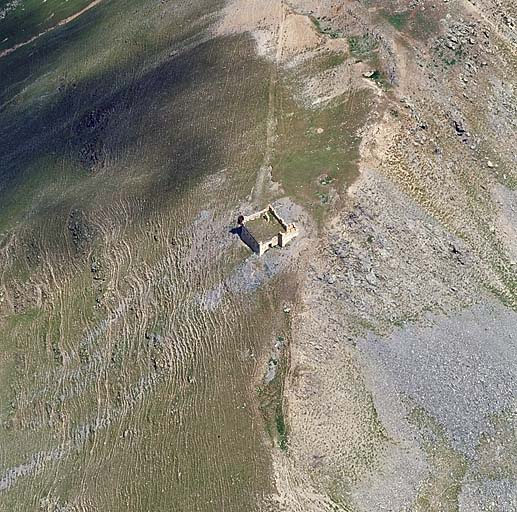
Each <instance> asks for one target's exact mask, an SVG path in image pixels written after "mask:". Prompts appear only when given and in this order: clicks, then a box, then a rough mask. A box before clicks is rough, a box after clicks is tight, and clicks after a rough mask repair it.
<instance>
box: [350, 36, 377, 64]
mask: <svg viewBox="0 0 517 512" xmlns="http://www.w3.org/2000/svg"><path fill="white" fill-rule="evenodd" d="M348 46H349V48H350V54H351V55H352V56H353V57H355V58H357V59H361V60H372V59H373V57H374V52H375V51H376V50H377V49H378V48H379V43H378V42H377V41H376V40H375V39H374V38H373V37H371V36H368V35H363V36H352V37H349V38H348Z"/></svg>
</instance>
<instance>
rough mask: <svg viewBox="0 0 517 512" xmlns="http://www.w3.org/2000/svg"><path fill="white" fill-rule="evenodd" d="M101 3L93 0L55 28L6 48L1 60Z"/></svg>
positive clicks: (0, 56)
mask: <svg viewBox="0 0 517 512" xmlns="http://www.w3.org/2000/svg"><path fill="white" fill-rule="evenodd" d="M101 2H102V0H93V2H92V3H91V4H88V5H87V6H86V7H85V8H84V9H81V10H80V11H79V12H76V13H75V14H72V16H69V17H68V18H65V19H63V20H61V21H60V22H59V23H57V24H56V25H54V26H53V27H50V28H48V29H47V30H44V31H43V32H40V33H39V34H36V35H35V36H33V37H31V38H30V39H28V40H27V41H23V42H22V43H18V44H15V45H14V46H11V48H6V49H5V50H2V51H1V52H0V59H1V58H2V57H6V56H7V55H9V54H11V53H13V52H14V51H15V50H18V48H21V47H22V46H26V45H28V44H31V43H32V42H34V41H36V39H39V38H40V37H41V36H44V35H45V34H48V33H49V32H52V31H53V30H55V29H56V28H59V27H62V26H64V25H67V24H68V23H70V22H71V21H74V20H75V19H77V18H78V17H79V16H82V15H83V14H84V13H85V12H87V11H89V10H90V9H92V8H93V7H95V6H96V5H98V4H100V3H101Z"/></svg>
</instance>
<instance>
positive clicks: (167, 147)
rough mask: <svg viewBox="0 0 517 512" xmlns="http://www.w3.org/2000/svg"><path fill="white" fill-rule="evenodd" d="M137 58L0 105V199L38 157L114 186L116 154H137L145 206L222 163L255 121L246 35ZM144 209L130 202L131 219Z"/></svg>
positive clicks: (256, 78)
mask: <svg viewBox="0 0 517 512" xmlns="http://www.w3.org/2000/svg"><path fill="white" fill-rule="evenodd" d="M90 15H91V16H94V14H93V13H92V14H90V13H87V14H86V16H90ZM65 28H67V27H65ZM70 30H72V28H70ZM202 35H203V34H202V32H199V34H198V36H199V38H201V37H202ZM60 37H61V35H60ZM38 58H40V59H42V58H46V56H39V57H38ZM144 64H145V63H144V62H142V61H139V60H138V58H137V60H136V62H135V63H134V65H130V64H128V65H127V66H126V67H124V68H122V69H120V68H119V69H113V70H109V71H106V72H105V73H103V74H102V75H98V76H95V77H92V78H90V79H89V80H85V81H82V82H79V83H73V84H67V85H66V87H63V88H62V90H59V91H58V92H57V93H56V94H54V95H53V96H52V98H51V100H46V101H44V102H42V104H41V105H39V106H36V105H34V106H31V108H25V109H23V108H22V106H19V105H8V106H7V107H4V109H3V111H1V112H0V120H1V124H0V204H4V203H5V202H6V201H5V200H6V199H8V198H9V197H12V194H14V193H15V192H16V191H17V190H19V188H20V187H21V186H23V184H24V183H25V182H27V181H29V180H31V179H32V178H33V175H34V174H36V173H44V172H45V171H44V170H39V169H37V168H35V165H36V164H37V163H38V162H39V161H40V160H41V159H43V158H50V159H51V160H52V161H54V162H56V165H57V163H58V162H60V161H66V162H69V163H71V164H72V165H73V166H74V167H75V168H76V170H77V172H78V174H79V175H80V176H82V179H83V180H84V182H85V183H87V182H88V180H91V179H93V178H92V176H95V173H96V172H97V171H98V170H99V169H102V170H103V172H104V173H108V177H109V178H110V179H111V180H112V184H113V185H114V186H116V184H117V180H118V179H120V178H123V173H124V172H125V168H124V163H125V162H129V163H131V164H134V163H135V162H139V163H140V162H141V166H142V172H145V173H147V174H149V173H150V174H151V175H152V176H153V178H152V180H151V184H150V185H149V184H147V185H146V187H147V188H145V187H143V188H139V189H138V190H134V191H132V192H131V194H132V197H134V198H138V197H140V198H142V197H143V198H146V199H150V201H147V202H148V204H151V205H152V206H151V207H150V208H151V209H152V210H153V211H156V210H157V209H159V208H161V206H162V205H164V204H165V203H166V202H170V201H171V200H174V198H177V197H178V196H177V194H178V193H181V190H182V189H184V188H185V187H187V186H189V185H192V184H193V183H195V182H196V180H197V179H198V178H199V177H200V176H203V175H205V174H207V173H210V172H214V171H216V170H219V169H221V168H222V167H224V166H225V164H226V163H227V162H228V159H229V158H230V157H229V156H228V154H229V151H228V149H229V148H230V147H231V146H232V145H233V144H236V142H235V141H236V140H237V139H239V138H240V137H241V134H242V133H243V132H244V133H246V132H248V131H251V130H253V129H254V127H255V126H256V123H257V109H258V108H260V106H261V104H262V100H263V98H261V97H260V96H258V97H257V84H260V83H261V73H263V72H264V69H265V64H263V63H258V62H257V61H256V60H255V58H254V48H253V43H252V41H251V40H250V38H249V37H244V36H239V37H232V38H224V39H221V38H218V39H212V40H208V41H205V42H199V44H198V45H197V46H196V45H195V44H194V45H192V47H191V48H190V49H189V50H186V51H184V52H182V53H179V54H178V55H177V56H174V57H172V56H169V57H167V58H166V59H165V60H163V61H162V62H160V63H159V64H157V65H155V66H154V67H151V68H150V69H147V70H146V71H145V72H143V71H142V68H143V66H144ZM32 67H34V66H33V65H32V64H29V65H28V68H32ZM4 99H5V98H4ZM234 122H238V123H239V127H238V129H236V126H235V124H234ZM28 169H33V170H32V171H31V172H32V173H33V175H31V174H30V173H29V171H28ZM115 169H117V172H119V173H122V176H121V175H118V176H117V175H115ZM104 192H105V191H103V190H99V191H98V193H96V197H95V198H91V197H88V198H85V202H87V203H88V204H87V207H88V206H89V207H92V208H94V207H95V203H96V202H98V203H100V204H102V202H103V194H104ZM171 192H174V195H171ZM80 202H81V201H80V200H79V203H80ZM75 206H76V205H75V204H69V203H67V202H66V201H63V202H62V203H58V204H57V205H55V206H45V205H43V206H42V207H40V208H39V212H36V214H37V216H39V217H40V219H41V223H42V224H44V223H45V219H48V218H49V217H59V216H62V217H63V218H66V215H68V212H69V211H70V208H72V207H75ZM79 206H81V205H79ZM150 211H151V210H148V211H139V212H138V217H135V219H134V220H135V222H138V221H140V220H142V219H145V218H147V216H148V214H149V213H150ZM33 216H34V212H33Z"/></svg>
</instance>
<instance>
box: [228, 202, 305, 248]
mask: <svg viewBox="0 0 517 512" xmlns="http://www.w3.org/2000/svg"><path fill="white" fill-rule="evenodd" d="M237 222H238V224H239V228H238V233H239V236H240V238H241V240H242V241H243V242H244V243H245V244H246V245H247V246H248V247H249V248H250V249H251V250H252V251H253V252H254V253H256V254H258V255H259V256H262V255H263V254H264V253H265V252H266V251H267V250H268V249H271V248H272V247H276V246H279V247H285V246H286V245H287V244H288V243H289V242H290V241H291V240H292V239H293V238H295V237H296V236H298V228H297V227H296V226H295V225H294V223H291V224H288V223H287V222H285V221H284V220H283V219H282V217H281V216H280V215H279V214H278V212H277V211H276V210H275V209H274V208H273V207H272V206H271V205H268V206H267V207H266V208H264V209H263V210H260V211H259V212H256V213H254V214H252V215H248V216H244V215H240V216H239V218H238V219H237Z"/></svg>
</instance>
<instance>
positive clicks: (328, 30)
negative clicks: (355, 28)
mask: <svg viewBox="0 0 517 512" xmlns="http://www.w3.org/2000/svg"><path fill="white" fill-rule="evenodd" d="M309 18H310V20H311V21H312V23H313V25H314V28H315V29H316V31H317V32H318V33H320V34H322V35H325V36H327V37H330V38H332V39H338V38H340V37H343V33H342V32H341V31H339V30H335V29H333V28H332V27H331V26H330V25H323V24H322V23H321V20H320V19H319V18H316V17H315V16H309Z"/></svg>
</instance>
